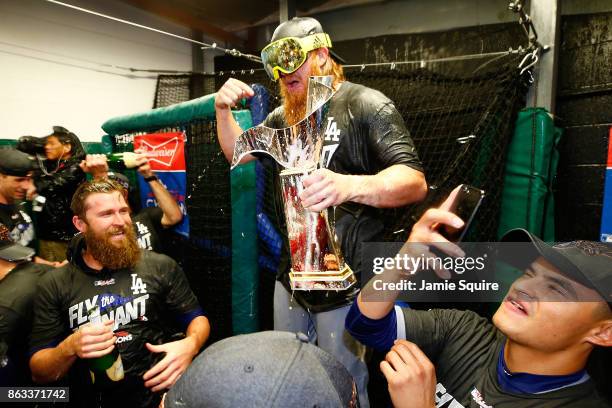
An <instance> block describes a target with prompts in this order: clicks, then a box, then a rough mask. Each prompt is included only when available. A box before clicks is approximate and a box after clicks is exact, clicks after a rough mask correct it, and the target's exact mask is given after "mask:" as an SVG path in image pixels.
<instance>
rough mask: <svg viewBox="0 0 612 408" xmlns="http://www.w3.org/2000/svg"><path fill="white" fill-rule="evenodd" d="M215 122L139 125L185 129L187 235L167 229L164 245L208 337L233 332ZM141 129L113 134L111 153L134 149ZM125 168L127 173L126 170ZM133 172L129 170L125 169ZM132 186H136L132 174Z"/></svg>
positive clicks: (227, 205) (226, 211) (222, 171)
mask: <svg viewBox="0 0 612 408" xmlns="http://www.w3.org/2000/svg"><path fill="white" fill-rule="evenodd" d="M215 127H216V124H215V122H209V121H194V122H190V123H186V124H183V125H181V127H180V128H162V129H143V131H142V132H139V133H144V132H150V133H156V132H176V131H184V132H185V135H186V137H187V140H186V144H185V161H186V166H187V169H188V170H187V197H186V200H185V204H186V206H187V213H188V214H189V229H190V231H189V234H190V236H189V238H188V239H187V238H185V237H183V236H180V235H178V234H174V233H166V235H165V236H164V241H165V248H166V252H167V253H168V255H170V256H172V257H173V258H174V259H175V260H176V261H177V262H178V263H179V264H180V265H181V266H182V267H183V269H184V270H185V273H186V275H187V278H188V280H189V283H190V285H191V288H192V289H193V291H194V293H195V294H196V296H197V297H198V300H199V301H200V305H202V308H203V309H204V311H205V312H206V315H207V316H208V318H209V320H210V321H211V325H212V326H213V327H214V330H213V331H212V332H211V341H210V342H214V341H216V340H219V339H222V338H225V337H228V336H231V335H232V313H231V310H232V296H231V293H232V262H231V248H232V236H231V234H232V232H231V227H232V225H231V195H230V180H229V164H228V163H227V160H226V159H225V156H224V155H223V153H221V149H220V147H219V143H218V141H217V136H216V130H215ZM139 133H132V134H126V135H116V136H115V137H114V140H113V144H114V146H113V148H114V150H115V151H126V150H127V151H129V150H132V149H133V138H134V136H135V135H137V134H139ZM124 172H125V171H124ZM130 172H131V173H133V171H132V170H129V171H127V172H125V173H126V174H128V175H129V174H130ZM133 181H134V183H132V185H133V186H136V185H137V184H136V182H135V174H134V180H133Z"/></svg>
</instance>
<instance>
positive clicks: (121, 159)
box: [106, 152, 139, 169]
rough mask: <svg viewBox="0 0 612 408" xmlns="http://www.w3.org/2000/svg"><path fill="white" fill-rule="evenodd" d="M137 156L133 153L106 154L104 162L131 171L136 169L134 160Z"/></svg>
mask: <svg viewBox="0 0 612 408" xmlns="http://www.w3.org/2000/svg"><path fill="white" fill-rule="evenodd" d="M138 157H139V155H138V154H137V153H134V152H117V153H108V154H107V155H106V160H107V161H108V162H109V163H118V164H123V165H124V166H125V167H126V168H128V169H132V168H134V167H137V166H138V164H136V160H137V159H138Z"/></svg>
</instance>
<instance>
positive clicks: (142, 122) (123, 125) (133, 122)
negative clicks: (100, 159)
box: [102, 94, 252, 135]
mask: <svg viewBox="0 0 612 408" xmlns="http://www.w3.org/2000/svg"><path fill="white" fill-rule="evenodd" d="M233 114H234V117H235V118H236V120H237V121H238V123H241V122H245V121H248V122H250V123H252V122H251V112H249V111H248V110H240V111H233ZM246 117H248V120H247V119H246ZM196 119H209V120H214V119H215V95H214V94H210V95H206V96H202V97H201V98H197V99H192V100H190V101H187V102H182V103H177V104H175V105H170V106H166V107H163V108H158V109H152V110H149V111H146V112H140V113H134V114H132V115H126V116H118V117H115V118H112V119H109V120H107V121H106V122H104V123H103V124H102V129H103V130H104V131H105V132H106V133H108V134H109V135H122V134H125V133H130V132H136V131H151V130H157V129H161V128H165V127H172V126H179V125H181V124H186V123H188V122H192V121H194V120H196ZM249 127H250V126H249ZM243 129H245V128H243Z"/></svg>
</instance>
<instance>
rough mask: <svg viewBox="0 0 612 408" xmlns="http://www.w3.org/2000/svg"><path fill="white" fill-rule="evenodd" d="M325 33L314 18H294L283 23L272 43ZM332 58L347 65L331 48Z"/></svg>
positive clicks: (274, 34) (275, 33) (271, 40)
mask: <svg viewBox="0 0 612 408" xmlns="http://www.w3.org/2000/svg"><path fill="white" fill-rule="evenodd" d="M320 33H324V31H323V27H322V26H321V23H319V22H318V21H317V20H315V19H314V18H312V17H293V18H292V19H291V20H289V21H285V22H284V23H281V24H280V25H279V26H278V27H276V30H274V33H273V34H272V38H271V39H270V42H271V43H272V42H274V41H277V40H280V39H281V38H287V37H297V38H304V37H308V36H309V35H313V34H320ZM329 53H330V54H331V56H332V57H333V58H334V59H335V60H336V61H338V62H339V63H341V64H346V61H345V60H344V59H343V58H342V57H340V56H339V55H338V54H336V53H335V52H334V51H333V50H332V49H331V48H330V49H329Z"/></svg>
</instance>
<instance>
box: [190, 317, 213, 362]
mask: <svg viewBox="0 0 612 408" xmlns="http://www.w3.org/2000/svg"><path fill="white" fill-rule="evenodd" d="M209 335H210V324H209V323H208V319H207V318H206V317H204V316H198V317H196V318H195V319H193V320H192V321H191V322H190V323H189V326H187V333H186V339H189V340H191V341H192V342H193V346H194V355H195V354H197V353H198V351H200V349H201V348H202V346H203V345H204V343H206V340H208V336H209Z"/></svg>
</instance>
